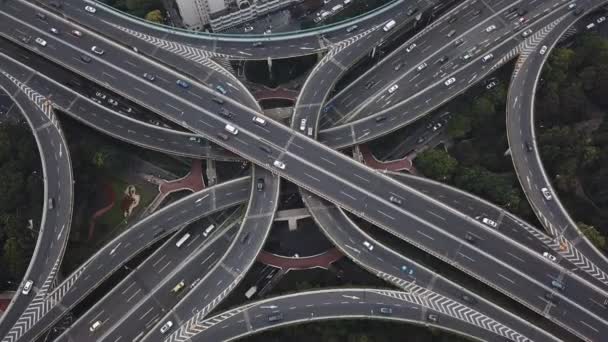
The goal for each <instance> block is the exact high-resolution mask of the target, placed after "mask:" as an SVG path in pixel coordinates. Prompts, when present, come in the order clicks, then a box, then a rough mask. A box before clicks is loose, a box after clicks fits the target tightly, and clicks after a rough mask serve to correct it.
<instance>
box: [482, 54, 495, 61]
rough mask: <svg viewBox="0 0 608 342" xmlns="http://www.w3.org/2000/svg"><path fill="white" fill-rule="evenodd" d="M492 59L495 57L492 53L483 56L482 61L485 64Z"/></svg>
mask: <svg viewBox="0 0 608 342" xmlns="http://www.w3.org/2000/svg"><path fill="white" fill-rule="evenodd" d="M492 58H494V55H493V54H491V53H489V54H487V55H485V56H483V58H482V59H481V61H482V62H484V63H485V62H487V61H489V60H490V59H492Z"/></svg>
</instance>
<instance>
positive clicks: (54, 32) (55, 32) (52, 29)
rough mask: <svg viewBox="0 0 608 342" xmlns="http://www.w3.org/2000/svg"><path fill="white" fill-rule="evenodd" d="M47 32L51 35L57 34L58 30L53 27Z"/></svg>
mask: <svg viewBox="0 0 608 342" xmlns="http://www.w3.org/2000/svg"><path fill="white" fill-rule="evenodd" d="M49 31H51V33H52V34H59V30H58V29H56V28H54V27H51V28H50V29H49Z"/></svg>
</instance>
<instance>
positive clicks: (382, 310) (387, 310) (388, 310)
mask: <svg viewBox="0 0 608 342" xmlns="http://www.w3.org/2000/svg"><path fill="white" fill-rule="evenodd" d="M380 313H381V314H385V315H390V314H392V313H393V309H392V308H380Z"/></svg>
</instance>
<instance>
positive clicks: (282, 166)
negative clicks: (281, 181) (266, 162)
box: [272, 160, 285, 170]
mask: <svg viewBox="0 0 608 342" xmlns="http://www.w3.org/2000/svg"><path fill="white" fill-rule="evenodd" d="M272 165H274V167H276V168H279V169H281V170H285V163H283V162H282V161H280V160H275V161H274V162H273V163H272Z"/></svg>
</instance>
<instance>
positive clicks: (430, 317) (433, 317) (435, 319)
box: [426, 314, 439, 323]
mask: <svg viewBox="0 0 608 342" xmlns="http://www.w3.org/2000/svg"><path fill="white" fill-rule="evenodd" d="M426 319H427V320H428V321H429V322H433V323H437V322H439V318H438V317H437V315H435V314H428V315H427V316H426Z"/></svg>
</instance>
